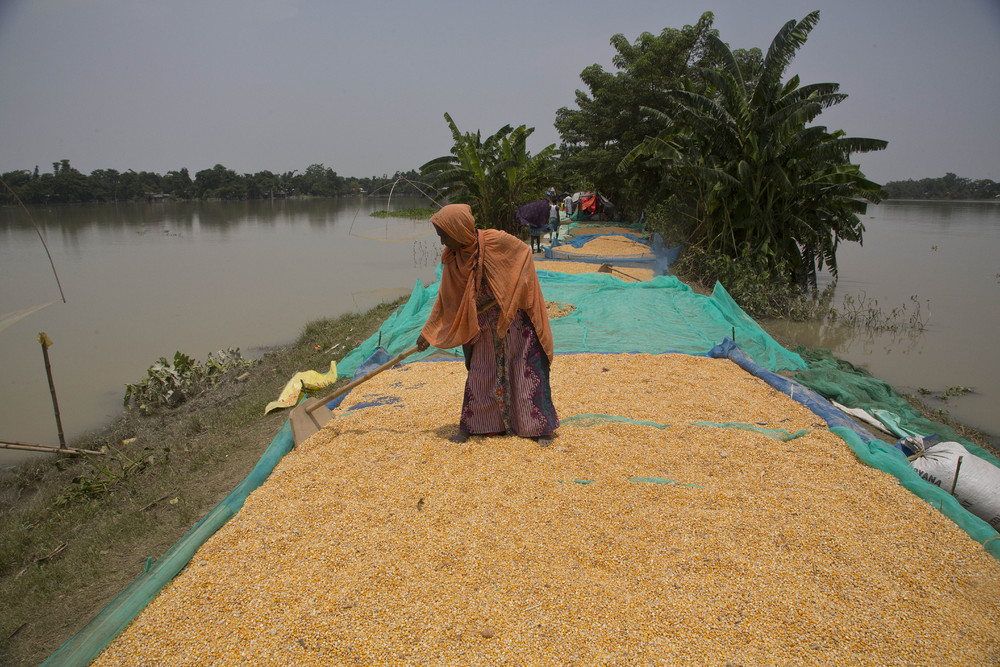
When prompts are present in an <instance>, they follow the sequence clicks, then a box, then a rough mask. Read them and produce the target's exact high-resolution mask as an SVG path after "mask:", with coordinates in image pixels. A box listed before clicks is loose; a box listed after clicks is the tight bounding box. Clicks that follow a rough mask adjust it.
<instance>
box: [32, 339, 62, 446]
mask: <svg viewBox="0 0 1000 667" xmlns="http://www.w3.org/2000/svg"><path fill="white" fill-rule="evenodd" d="M38 342H39V343H41V345H42V356H44V357H45V375H47V376H48V378H49V393H51V394H52V409H53V411H54V412H55V415H56V428H58V429H59V449H66V436H65V435H63V427H62V419H61V418H60V417H59V400H58V399H57V398H56V385H55V383H54V382H53V381H52V365H51V364H50V363H49V346H50V345H52V339H51V338H49V336H48V334H46V333H45V332H44V331H43V332H41V333H40V334H38Z"/></svg>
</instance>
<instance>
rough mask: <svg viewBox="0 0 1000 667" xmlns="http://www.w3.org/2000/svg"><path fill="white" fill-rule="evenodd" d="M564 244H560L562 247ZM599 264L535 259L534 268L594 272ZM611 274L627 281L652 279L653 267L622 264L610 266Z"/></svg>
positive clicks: (565, 271)
mask: <svg viewBox="0 0 1000 667" xmlns="http://www.w3.org/2000/svg"><path fill="white" fill-rule="evenodd" d="M564 247H566V246H560V248H564ZM601 266H602V265H601V264H595V263H594V262H571V261H569V260H558V261H555V260H549V261H546V260H544V259H541V260H539V259H536V260H535V269H536V270H537V269H540V270H544V271H557V272H559V273H596V272H598V270H599V269H600V268H601ZM611 275H613V276H615V277H616V278H621V279H622V280H624V281H625V282H627V283H634V282H646V281H650V280H652V279H653V269H646V268H642V267H633V266H624V267H621V268H618V267H614V266H612V271H611Z"/></svg>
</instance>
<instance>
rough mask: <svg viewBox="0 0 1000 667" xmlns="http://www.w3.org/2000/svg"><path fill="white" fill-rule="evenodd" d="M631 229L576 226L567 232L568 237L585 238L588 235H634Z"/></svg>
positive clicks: (633, 230)
mask: <svg viewBox="0 0 1000 667" xmlns="http://www.w3.org/2000/svg"><path fill="white" fill-rule="evenodd" d="M635 233H636V231H635V229H633V228H632V227H607V226H601V225H577V226H576V227H574V228H573V229H572V230H571V231H569V232H568V234H567V235H568V236H586V235H588V234H635Z"/></svg>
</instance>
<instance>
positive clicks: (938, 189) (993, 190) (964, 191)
mask: <svg viewBox="0 0 1000 667" xmlns="http://www.w3.org/2000/svg"><path fill="white" fill-rule="evenodd" d="M884 188H885V191H886V192H888V193H889V197H890V198H891V199H1000V183H995V182H993V181H991V180H989V179H983V180H979V181H974V180H972V179H971V178H961V177H960V176H956V175H955V174H952V173H950V172H949V173H947V174H945V175H944V176H943V177H941V178H922V179H920V180H919V181H914V180H909V181H889V182H888V183H886V184H885V186H884Z"/></svg>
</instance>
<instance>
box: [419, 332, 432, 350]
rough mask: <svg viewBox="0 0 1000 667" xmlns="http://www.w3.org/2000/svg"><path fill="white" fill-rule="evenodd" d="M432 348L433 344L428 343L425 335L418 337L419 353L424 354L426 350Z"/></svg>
mask: <svg viewBox="0 0 1000 667" xmlns="http://www.w3.org/2000/svg"><path fill="white" fill-rule="evenodd" d="M430 346H431V344H430V343H428V342H427V339H426V338H424V335H423V334H420V335H419V336H417V350H418V351H419V352H423V351H424V350H426V349H427V348H429V347H430Z"/></svg>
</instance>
